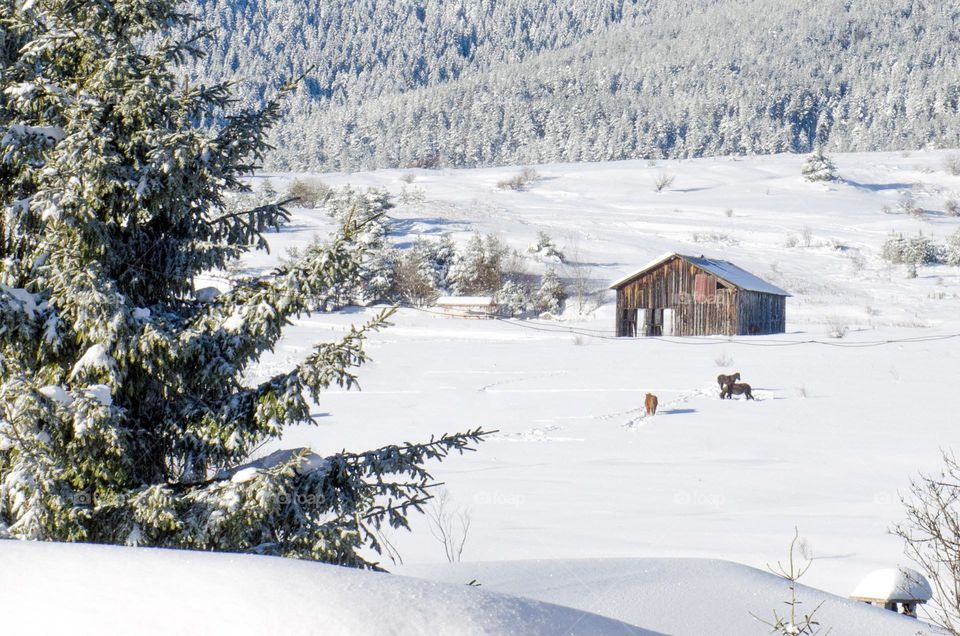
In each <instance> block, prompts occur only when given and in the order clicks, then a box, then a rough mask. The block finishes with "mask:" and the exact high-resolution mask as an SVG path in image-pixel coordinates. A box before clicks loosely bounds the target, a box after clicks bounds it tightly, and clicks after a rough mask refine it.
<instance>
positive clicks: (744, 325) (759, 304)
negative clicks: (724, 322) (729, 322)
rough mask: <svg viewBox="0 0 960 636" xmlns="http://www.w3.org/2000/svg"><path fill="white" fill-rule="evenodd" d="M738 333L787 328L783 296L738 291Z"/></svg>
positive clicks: (774, 330)
mask: <svg viewBox="0 0 960 636" xmlns="http://www.w3.org/2000/svg"><path fill="white" fill-rule="evenodd" d="M737 296H738V301H739V302H738V308H737V314H738V320H739V323H740V328H739V331H738V335H742V336H746V335H761V334H771V333H783V332H785V331H786V330H787V299H786V297H785V296H775V295H773V294H762V293H760V292H753V291H740V292H739V293H738V294H737Z"/></svg>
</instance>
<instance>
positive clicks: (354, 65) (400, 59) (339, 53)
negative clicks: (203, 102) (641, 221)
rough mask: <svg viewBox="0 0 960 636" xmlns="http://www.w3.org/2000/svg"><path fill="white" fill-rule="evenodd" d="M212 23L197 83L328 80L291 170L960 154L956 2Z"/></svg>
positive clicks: (226, 12)
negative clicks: (959, 147) (916, 151)
mask: <svg viewBox="0 0 960 636" xmlns="http://www.w3.org/2000/svg"><path fill="white" fill-rule="evenodd" d="M201 17H202V18H203V20H204V22H205V23H206V26H208V27H210V28H212V29H214V31H215V33H216V37H215V40H214V41H213V42H211V45H210V47H209V48H210V50H209V51H208V53H209V54H208V55H207V56H206V57H205V58H204V59H203V60H201V61H199V62H197V63H196V64H195V65H193V67H192V71H193V72H194V73H195V74H196V75H198V76H199V77H200V78H201V79H202V80H203V81H206V82H210V81H213V80H216V81H221V80H224V79H231V80H236V81H238V82H240V85H239V87H238V90H239V95H240V97H241V98H242V99H243V101H244V102H258V101H259V100H261V99H262V98H263V97H264V96H265V95H271V94H273V91H275V90H276V88H277V86H279V85H280V84H281V83H282V82H283V81H285V80H287V79H289V78H290V77H291V76H297V75H298V74H300V73H304V72H306V71H307V70H308V69H311V70H310V71H309V73H308V74H307V76H306V78H305V79H304V82H303V85H302V88H301V89H300V90H299V92H298V94H297V96H296V97H295V98H294V99H293V101H292V102H291V103H290V112H289V114H288V116H287V117H286V118H285V121H284V122H283V123H282V124H281V126H280V128H279V129H278V130H277V136H276V138H277V140H278V144H277V146H278V150H277V152H276V153H275V154H274V155H273V157H272V160H273V161H274V162H275V163H276V164H277V165H285V166H293V167H297V166H305V167H312V168H322V169H327V170H331V169H351V170H354V169H369V168H374V167H376V168H382V167H396V166H409V165H421V166H423V165H439V166H482V165H504V164H516V163H521V162H537V163H542V162H547V161H595V160H604V159H608V160H609V159H625V158H632V157H691V156H704V155H719V154H753V153H770V152H784V151H794V152H803V151H809V150H810V149H811V147H812V146H813V145H814V144H815V143H819V144H829V147H830V149H832V150H893V149H900V148H909V147H920V146H923V145H926V144H935V145H937V146H938V147H944V146H955V145H956V144H957V134H956V130H957V127H958V120H960V111H958V100H957V86H958V76H957V71H956V69H957V55H958V53H957V47H956V33H957V21H958V16H957V15H956V12H955V11H953V7H952V5H951V4H950V3H942V2H940V3H931V2H927V3H921V2H905V1H898V2H891V1H890V0H865V1H861V2H855V3H854V2H833V3H823V2H813V1H811V0H787V1H784V2H778V3H776V4H774V5H771V3H769V2H765V1H764V0H749V1H744V0H736V1H734V0H673V1H671V2H661V1H657V0H591V1H589V2H583V1H571V0H564V1H559V0H473V1H472V2H470V3H466V4H458V3H449V2H443V1H441V0H418V1H417V2H384V1H383V0H365V1H364V2H352V1H343V0H337V1H329V2H324V3H323V4H322V5H321V4H317V3H310V2H302V1H301V0H271V1H270V2H263V1H260V0H244V1H243V2H240V1H237V0H204V2H203V3H202V13H201ZM758 34H762V35H763V37H758Z"/></svg>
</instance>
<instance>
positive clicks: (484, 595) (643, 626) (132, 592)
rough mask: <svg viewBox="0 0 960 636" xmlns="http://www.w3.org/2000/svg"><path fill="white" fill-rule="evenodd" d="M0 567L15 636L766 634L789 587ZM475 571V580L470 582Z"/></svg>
mask: <svg viewBox="0 0 960 636" xmlns="http://www.w3.org/2000/svg"><path fill="white" fill-rule="evenodd" d="M0 563H2V564H3V568H0V592H2V594H0V616H2V617H3V618H2V620H3V625H4V629H5V630H8V631H9V632H10V633H17V634H54V633H71V634H84V635H86V634H91V635H92V634H139V635H148V634H181V633H202V634H207V635H210V636H218V635H221V634H223V635H227V634H230V635H239V634H265V633H276V632H278V631H281V630H282V631H283V632H284V633H296V634H304V635H312V634H325V635H330V636H366V635H370V636H392V635H414V634H424V635H430V636H432V635H435V634H444V635H445V636H446V635H450V636H468V635H480V634H485V635H491V636H493V635H496V636H510V635H514V634H515V635H517V636H533V635H537V634H543V635H544V636H556V635H559V634H567V635H571V636H580V635H582V636H605V635H610V636H627V635H630V634H635V635H637V636H642V635H648V634H649V635H651V636H653V635H656V634H677V635H690V636H693V635H696V634H704V633H708V632H709V633H716V634H731V635H732V634H753V633H757V634H760V633H764V629H763V627H762V626H761V625H760V624H759V623H758V622H757V621H756V620H755V619H753V618H751V617H750V613H751V612H754V613H756V614H758V615H759V616H761V617H762V618H764V619H766V618H769V614H770V612H771V611H772V609H773V608H774V607H776V606H778V605H779V603H780V601H781V600H782V598H783V594H784V593H785V585H784V583H783V581H782V580H779V579H777V578H776V577H773V576H772V575H768V574H764V573H763V572H758V571H756V570H753V569H751V568H748V567H745V566H740V565H736V564H732V563H725V562H722V561H710V560H684V559H649V560H644V559H641V560H612V561H549V562H541V563H536V562H516V563H479V564H460V565H459V566H456V567H452V566H441V567H437V566H433V567H419V568H410V570H411V572H410V573H411V574H413V575H414V576H416V577H418V578H408V577H407V576H397V575H385V574H378V573H372V572H364V571H358V570H352V569H349V568H341V567H335V566H331V565H325V564H319V563H310V562H306V561H297V560H293V559H278V558H273V557H259V556H250V555H231V554H210V553H202V552H189V551H171V550H159V549H144V548H124V547H113V546H94V545H73V544H56V543H33V542H17V541H0ZM465 576H466V577H468V578H466V579H464V577H465ZM424 578H429V579H434V580H423V579H424ZM474 578H475V579H478V580H479V581H480V583H481V586H480V587H477V586H472V587H469V586H467V585H465V583H466V582H467V581H470V580H471V579H474ZM800 594H801V599H802V600H803V601H804V602H805V605H804V607H805V608H810V609H812V607H814V606H815V604H817V603H820V602H821V601H824V605H823V608H822V609H821V613H822V617H821V618H822V621H823V624H824V625H825V626H826V625H829V626H831V627H832V628H833V632H832V633H838V634H856V633H866V632H867V631H869V633H871V634H875V635H876V636H899V635H903V636H906V635H908V634H911V635H916V634H918V633H919V634H934V633H935V632H932V631H930V630H929V629H926V628H924V626H922V625H918V623H917V622H916V621H914V620H910V619H906V618H903V617H900V616H898V615H896V614H894V613H892V612H887V611H884V610H879V609H876V608H871V607H868V606H866V605H864V604H862V603H856V602H853V601H847V600H844V599H839V598H836V597H833V596H831V595H829V594H823V593H822V592H818V591H816V590H811V589H808V588H801V590H800ZM521 597H522V598H521ZM51 599H53V600H54V602H55V604H56V611H50V603H51ZM818 615H819V614H818Z"/></svg>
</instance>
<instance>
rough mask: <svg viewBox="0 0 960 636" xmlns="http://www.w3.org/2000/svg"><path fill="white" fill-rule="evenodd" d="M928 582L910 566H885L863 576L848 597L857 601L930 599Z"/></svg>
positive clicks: (930, 592)
mask: <svg viewBox="0 0 960 636" xmlns="http://www.w3.org/2000/svg"><path fill="white" fill-rule="evenodd" d="M931 596H932V591H931V590H930V583H929V582H928V581H927V579H926V578H924V576H923V575H922V574H920V573H919V572H917V571H916V570H912V569H910V568H903V567H900V568H885V569H883V570H875V571H873V572H871V573H870V574H868V575H867V576H865V577H864V578H863V580H862V581H860V584H859V585H857V587H856V589H854V590H853V593H852V594H850V598H853V599H857V600H859V601H897V602H904V601H919V602H921V603H924V602H926V601H929V600H930V597H931Z"/></svg>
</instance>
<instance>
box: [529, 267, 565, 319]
mask: <svg viewBox="0 0 960 636" xmlns="http://www.w3.org/2000/svg"><path fill="white" fill-rule="evenodd" d="M566 302H567V290H566V289H565V288H564V286H563V283H562V282H561V281H560V277H559V276H557V272H556V270H554V269H552V268H550V269H548V270H547V271H546V272H544V274H543V280H542V281H540V289H539V290H538V291H537V298H536V309H537V311H538V312H539V313H545V312H546V313H550V314H554V315H558V314H561V313H563V307H564V305H565V304H566Z"/></svg>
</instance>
